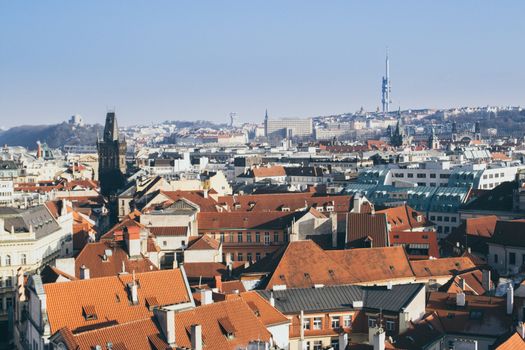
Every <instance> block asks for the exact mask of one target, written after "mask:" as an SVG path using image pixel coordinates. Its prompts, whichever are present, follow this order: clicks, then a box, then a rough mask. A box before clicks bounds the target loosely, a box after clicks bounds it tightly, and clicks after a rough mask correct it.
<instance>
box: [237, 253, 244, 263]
mask: <svg viewBox="0 0 525 350" xmlns="http://www.w3.org/2000/svg"><path fill="white" fill-rule="evenodd" d="M237 260H238V261H243V256H242V253H238V254H237Z"/></svg>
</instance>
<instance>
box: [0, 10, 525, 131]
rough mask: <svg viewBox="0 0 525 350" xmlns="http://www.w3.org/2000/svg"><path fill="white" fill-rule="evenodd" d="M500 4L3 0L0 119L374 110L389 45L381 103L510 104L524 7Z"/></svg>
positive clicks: (251, 117)
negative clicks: (387, 86) (387, 81)
mask: <svg viewBox="0 0 525 350" xmlns="http://www.w3.org/2000/svg"><path fill="white" fill-rule="evenodd" d="M507 4H508V6H496V5H493V4H491V3H489V2H473V1H468V2H462V3H461V4H457V3H455V2H454V3H453V2H444V3H440V4H431V5H430V4H420V3H418V2H411V3H410V4H409V3H406V4H404V6H403V7H399V6H396V4H391V3H386V2H379V1H375V2H371V3H367V4H355V3H347V2H333V3H331V5H330V6H322V5H317V4H313V3H306V4H304V3H298V2H293V1H292V2H286V3H285V4H280V3H279V4H278V5H276V4H275V3H273V2H269V3H265V4H255V5H246V4H243V3H239V2H229V3H226V4H220V5H219V4H214V3H212V2H206V3H201V4H194V3H184V2H183V3H176V4H175V3H170V2H158V3H157V4H156V5H155V6H148V5H145V4H143V3H140V2H132V3H131V4H130V5H129V6H123V3H119V2H112V3H103V2H95V3H90V4H89V5H80V6H68V5H67V4H64V3H61V2H58V1H57V2H46V3H45V4H42V3H37V2H29V3H24V4H20V3H7V2H4V3H2V4H0V29H1V30H0V48H1V49H2V52H4V54H3V55H2V57H0V74H1V75H2V77H4V78H3V79H2V81H1V82H0V126H5V127H10V126H15V125H21V124H41V121H42V120H46V123H55V122H61V121H64V120H66V119H67V118H68V117H69V116H70V115H72V114H77V113H78V114H81V115H82V116H83V117H84V119H85V121H86V122H88V123H97V122H99V123H100V122H101V120H100V115H103V113H104V112H105V110H106V109H107V107H108V106H114V107H115V109H116V111H117V113H118V114H120V115H125V116H126V118H125V120H126V122H127V123H128V124H138V123H141V122H144V121H147V122H149V121H154V122H157V121H162V120H172V119H173V120H197V119H201V120H210V121H213V122H227V120H229V117H228V116H229V114H230V113H231V112H235V113H236V115H237V120H238V121H241V122H261V121H262V119H263V117H264V111H265V109H266V108H268V111H269V115H270V118H272V117H273V118H281V117H313V116H317V115H330V114H340V113H347V112H354V111H356V110H358V109H359V108H360V107H364V108H365V109H366V110H370V111H373V110H376V109H377V108H380V109H381V79H382V76H383V75H384V55H385V49H386V47H387V46H388V48H389V57H390V71H391V72H390V75H391V79H392V87H391V88H392V96H391V99H392V103H391V105H390V109H391V110H397V109H398V108H399V107H401V108H402V109H408V108H448V107H456V106H457V107H459V106H465V105H471V106H482V105H487V104H489V105H520V104H522V103H521V99H522V96H523V92H524V88H523V87H522V86H521V84H520V81H521V80H523V78H525V73H524V72H523V71H522V70H521V69H520V67H521V62H520V57H521V54H520V51H521V50H522V49H521V48H520V47H518V46H517V45H515V43H516V42H519V34H520V33H522V32H523V29H525V28H524V27H525V24H523V23H522V22H521V19H520V16H519V13H521V12H522V10H523V9H525V8H524V7H525V6H524V5H523V4H522V3H520V2H514V1H509V2H507ZM126 5H128V3H126ZM141 23H142V24H141ZM137 24H141V25H137ZM190 28H191V30H190ZM239 28H243V30H242V31H241V30H239ZM509 52H512V53H511V54H509ZM495 62H496V63H495ZM28 98H31V100H32V102H33V103H31V104H28V103H27V99H28ZM24 101H26V102H24Z"/></svg>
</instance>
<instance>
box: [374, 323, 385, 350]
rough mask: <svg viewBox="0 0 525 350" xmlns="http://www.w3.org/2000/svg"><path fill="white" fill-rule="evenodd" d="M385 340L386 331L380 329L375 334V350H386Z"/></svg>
mask: <svg viewBox="0 0 525 350" xmlns="http://www.w3.org/2000/svg"><path fill="white" fill-rule="evenodd" d="M385 338H386V334H385V331H384V330H383V328H379V329H378V330H377V332H376V333H375V334H374V350H385Z"/></svg>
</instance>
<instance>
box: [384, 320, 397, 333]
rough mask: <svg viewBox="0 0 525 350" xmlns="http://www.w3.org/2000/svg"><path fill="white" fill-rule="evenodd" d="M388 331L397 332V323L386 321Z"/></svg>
mask: <svg viewBox="0 0 525 350" xmlns="http://www.w3.org/2000/svg"><path fill="white" fill-rule="evenodd" d="M386 330H387V331H389V332H393V331H395V330H396V323H395V322H394V321H391V320H387V321H386Z"/></svg>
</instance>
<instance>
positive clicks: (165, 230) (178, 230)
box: [148, 226, 188, 237]
mask: <svg viewBox="0 0 525 350" xmlns="http://www.w3.org/2000/svg"><path fill="white" fill-rule="evenodd" d="M148 230H149V231H150V232H151V234H152V235H154V236H179V237H181V236H186V234H187V232H188V227H186V226H151V227H148Z"/></svg>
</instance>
